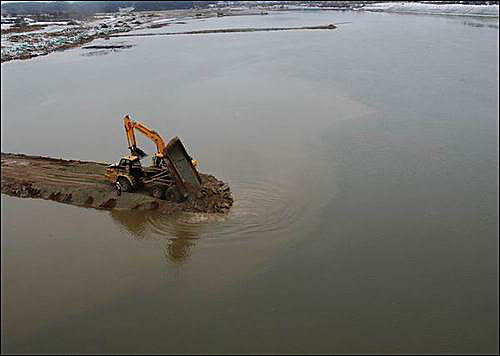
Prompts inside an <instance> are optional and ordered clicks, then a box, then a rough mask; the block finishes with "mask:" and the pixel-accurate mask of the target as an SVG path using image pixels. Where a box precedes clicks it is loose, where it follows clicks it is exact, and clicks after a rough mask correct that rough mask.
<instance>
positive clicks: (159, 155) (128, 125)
mask: <svg viewBox="0 0 500 356" xmlns="http://www.w3.org/2000/svg"><path fill="white" fill-rule="evenodd" d="M123 123H124V126H125V132H126V134H127V140H128V145H129V149H130V152H131V154H132V155H135V156H138V157H141V158H142V157H145V156H146V153H144V151H142V150H141V149H140V148H138V147H137V140H136V138H135V132H134V130H137V131H139V132H140V133H142V134H143V135H144V136H146V137H147V138H149V139H150V140H151V141H153V142H154V143H155V145H156V154H155V157H153V163H154V165H155V166H158V167H159V166H161V164H162V162H163V158H164V157H165V149H166V145H165V142H164V141H163V138H162V137H161V136H160V135H159V134H158V133H157V132H156V131H155V130H152V129H150V128H148V127H147V126H146V125H144V124H142V123H140V122H136V121H134V120H132V119H131V118H130V116H129V115H128V114H127V115H125V117H124V118H123ZM192 163H193V165H195V166H196V164H197V161H196V160H192Z"/></svg>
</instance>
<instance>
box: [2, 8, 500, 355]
mask: <svg viewBox="0 0 500 356" xmlns="http://www.w3.org/2000/svg"><path fill="white" fill-rule="evenodd" d="M186 22H187V23H186V24H176V25H171V26H170V27H167V28H166V29H168V31H189V30H197V29H211V28H233V27H234V28H236V27H248V26H251V27H285V26H308V25H320V24H328V23H338V24H339V25H338V28H337V29H336V30H331V31H286V32H256V33H230V34H209V35H179V36H151V37H129V38H126V39H125V40H122V39H120V41H118V40H117V39H112V40H109V41H108V42H107V43H109V42H110V41H111V42H113V43H114V42H124V43H126V44H131V45H134V46H133V47H132V48H129V49H125V50H122V51H118V52H109V53H108V52H96V53H93V55H92V53H89V50H85V49H81V48H76V49H71V50H67V51H64V52H57V53H53V54H50V55H48V56H44V57H38V58H35V59H32V60H26V61H12V62H7V63H3V64H2V66H1V68H2V152H15V153H25V154H34V155H43V156H52V157H63V158H66V159H81V160H93V161H104V162H113V161H117V160H118V159H119V158H120V157H121V156H122V155H124V154H126V153H127V143H126V137H125V134H124V130H123V126H122V117H123V115H124V114H126V113H129V114H130V115H131V117H132V118H133V119H135V120H137V121H142V122H144V123H146V124H147V125H148V126H149V127H152V128H154V129H155V130H157V131H158V132H159V133H160V134H161V135H162V136H163V137H164V138H166V139H169V138H171V137H173V136H175V135H178V136H179V137H181V139H182V140H183V143H184V145H185V146H186V148H187V150H188V151H189V152H190V154H191V155H192V156H193V157H194V158H196V159H197V160H198V161H199V166H198V168H199V169H200V170H201V171H202V172H205V173H210V174H214V175H215V176H216V177H218V178H221V179H222V180H224V181H226V182H228V184H229V185H230V186H231V188H232V191H233V196H234V199H235V203H234V206H233V208H232V209H231V211H230V213H229V214H228V215H227V216H223V217H221V216H216V217H214V216H206V215H202V214H198V215H179V216H174V217H165V216H159V215H158V214H155V213H151V212H150V213H146V212H142V213H129V212H123V211H122V212H120V211H114V212H108V211H98V210H92V209H85V208H79V207H74V206H69V205H64V204H59V203H55V202H51V201H42V200H35V199H20V198H13V197H8V196H5V195H2V352H5V353H33V352H34V353H101V352H104V353H230V352H236V353H376V354H383V353H464V354H467V353H496V352H498V230H499V229H498V121H497V120H498V74H499V73H498V18H496V19H494V20H491V19H479V18H467V17H458V16H455V17H446V16H424V15H396V14H384V13H361V12H338V11H321V12H320V11H316V12H281V13H270V14H269V15H267V16H240V17H222V18H211V19H193V20H189V21H186ZM151 31H153V32H154V31H156V32H165V31H166V30H165V28H163V29H156V30H151ZM100 42H102V43H106V41H105V40H98V41H96V43H100ZM139 140H140V143H141V145H140V146H141V148H143V149H144V150H146V151H148V152H151V153H152V152H154V146H153V145H152V144H151V143H150V142H147V141H146V140H145V139H142V138H139Z"/></svg>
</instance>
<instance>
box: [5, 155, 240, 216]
mask: <svg viewBox="0 0 500 356" xmlns="http://www.w3.org/2000/svg"><path fill="white" fill-rule="evenodd" d="M1 157H2V161H1V167H2V175H1V191H2V193H4V194H7V195H11V196H17V197H21V198H39V199H47V200H54V201H57V202H61V203H66V204H72V205H77V206H84V207H88V208H95V209H107V210H111V209H120V210H153V209H159V210H161V211H162V212H165V213H174V212H179V211H188V212H205V213H225V212H227V211H229V209H230V208H231V206H232V205H233V197H232V194H231V190H230V188H229V186H228V185H227V184H226V183H224V182H223V181H220V180H218V179H217V178H215V177H214V176H212V175H207V174H203V173H200V178H201V181H202V185H201V188H200V189H199V190H198V191H196V192H195V193H194V194H192V195H191V196H190V197H189V198H188V199H186V200H185V201H183V202H181V203H173V202H169V201H166V200H160V199H156V198H154V197H152V196H150V195H149V193H148V192H147V191H145V190H138V191H137V192H134V193H125V192H124V193H122V194H121V195H118V194H117V191H116V190H115V188H114V186H113V185H112V184H111V182H109V181H108V180H107V179H106V178H105V177H104V173H105V172H106V167H107V164H106V163H99V162H88V161H76V160H63V159H56V158H50V157H40V156H27V155H22V154H11V153H2V156H1Z"/></svg>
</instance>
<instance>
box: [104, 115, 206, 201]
mask: <svg viewBox="0 0 500 356" xmlns="http://www.w3.org/2000/svg"><path fill="white" fill-rule="evenodd" d="M123 121H124V126H125V133H126V135H127V140H128V143H129V150H130V153H131V154H130V155H127V156H124V157H122V158H121V159H120V161H119V162H118V163H115V164H111V165H109V166H108V167H107V168H106V177H107V178H108V179H109V180H110V181H111V182H112V183H113V184H114V185H115V187H116V188H117V190H118V191H119V192H121V191H124V192H134V191H137V190H141V189H145V190H147V191H149V192H150V194H151V195H152V196H153V197H155V198H157V199H167V200H169V201H172V202H176V203H179V202H181V201H183V200H185V199H186V198H188V197H189V195H190V194H195V193H196V191H197V190H198V189H199V188H200V187H201V178H200V175H199V173H198V171H197V170H196V165H197V161H196V160H194V159H193V158H192V157H191V156H190V155H189V154H188V152H187V150H186V148H185V147H184V145H183V144H182V142H181V140H180V139H179V137H177V136H176V137H174V138H172V139H171V140H170V141H169V142H168V144H165V143H164V141H163V138H162V137H161V136H160V135H159V134H158V133H157V132H156V131H154V130H152V129H149V128H148V127H147V126H146V125H144V124H142V123H140V122H135V121H133V120H132V119H131V118H130V116H129V115H126V116H125V117H124V118H123ZM134 130H137V131H139V132H141V133H142V134H144V135H145V136H146V137H148V138H149V139H151V140H152V141H153V142H154V143H155V145H156V148H157V152H156V153H155V154H154V156H153V165H152V166H151V167H143V166H142V164H141V159H142V158H144V157H145V156H146V154H145V153H144V151H142V150H141V149H140V148H138V147H137V140H136V138H135V133H134Z"/></svg>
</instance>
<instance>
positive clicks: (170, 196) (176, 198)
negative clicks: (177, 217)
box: [165, 187, 182, 203]
mask: <svg viewBox="0 0 500 356" xmlns="http://www.w3.org/2000/svg"><path fill="white" fill-rule="evenodd" d="M165 197H166V199H167V200H168V201H171V202H173V203H180V202H181V201H182V197H181V195H180V193H179V191H178V190H177V188H176V187H170V188H168V189H167V191H166V193H165Z"/></svg>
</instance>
